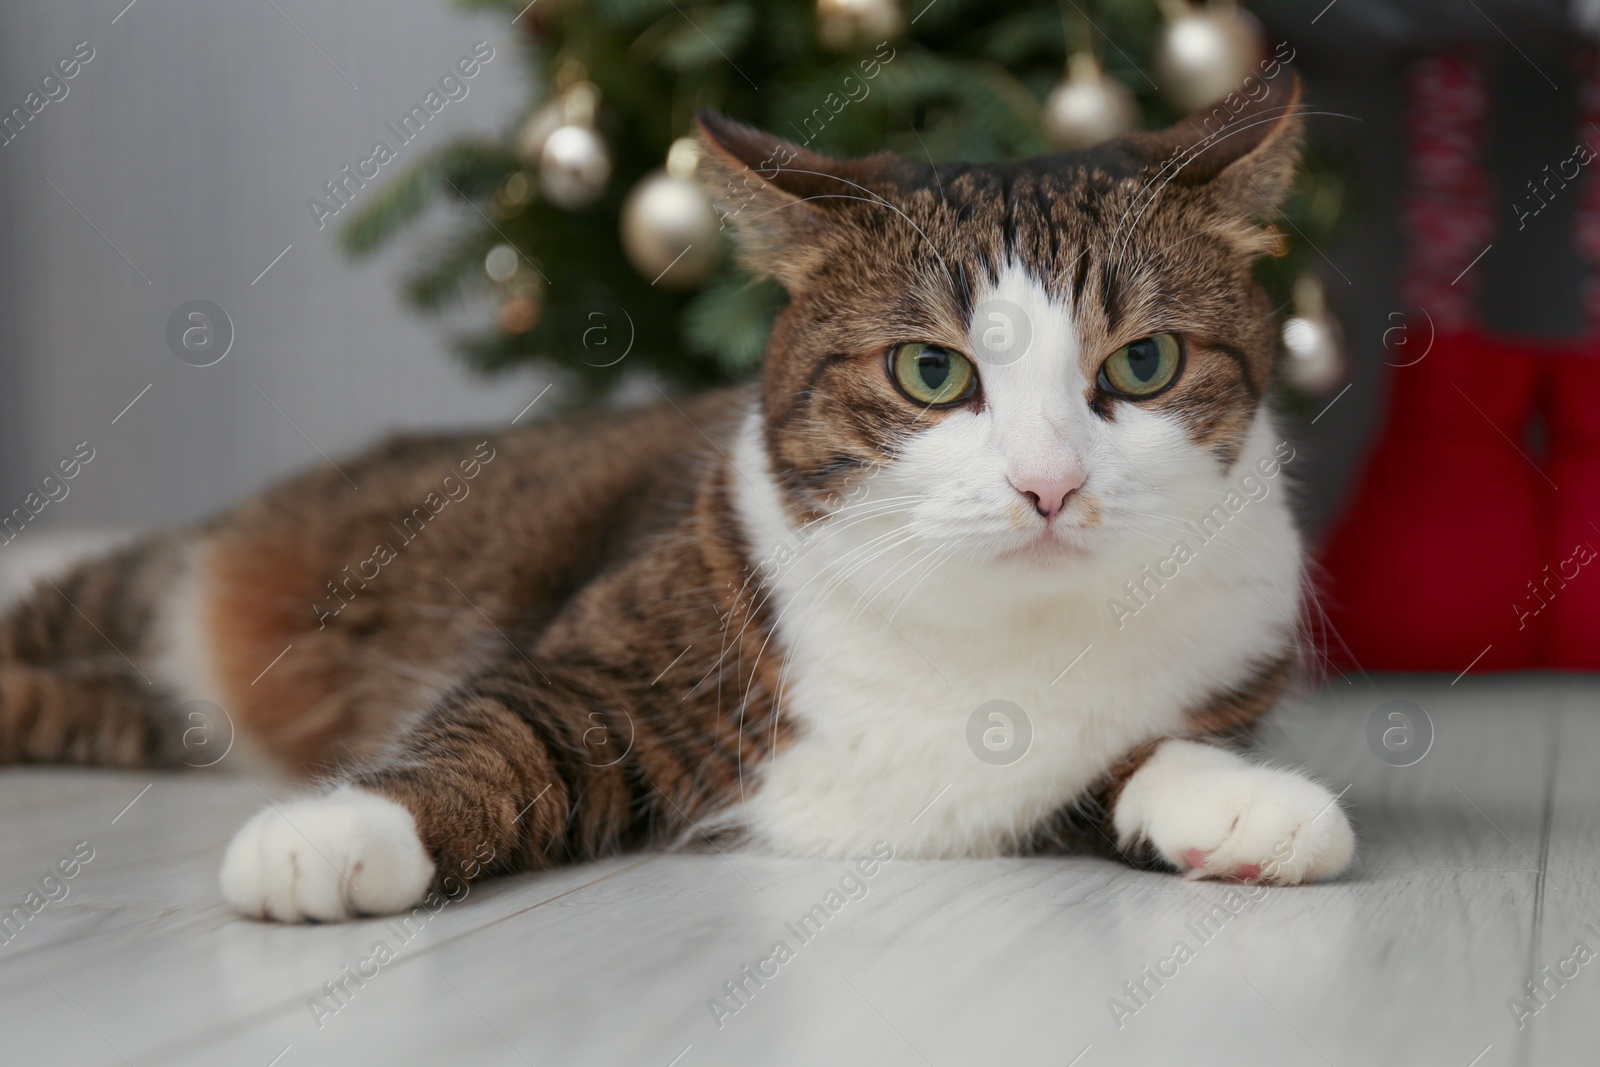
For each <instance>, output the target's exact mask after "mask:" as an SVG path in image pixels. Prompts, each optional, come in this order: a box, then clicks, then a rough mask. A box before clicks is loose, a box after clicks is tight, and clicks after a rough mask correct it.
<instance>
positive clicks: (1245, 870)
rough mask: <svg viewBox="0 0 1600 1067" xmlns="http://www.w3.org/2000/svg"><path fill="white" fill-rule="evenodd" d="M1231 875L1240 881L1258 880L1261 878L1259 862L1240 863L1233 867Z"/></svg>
mask: <svg viewBox="0 0 1600 1067" xmlns="http://www.w3.org/2000/svg"><path fill="white" fill-rule="evenodd" d="M1233 876H1234V877H1235V878H1237V879H1238V880H1239V881H1241V882H1259V881H1260V880H1261V864H1259V863H1241V864H1239V866H1237V867H1235V868H1234V869H1233Z"/></svg>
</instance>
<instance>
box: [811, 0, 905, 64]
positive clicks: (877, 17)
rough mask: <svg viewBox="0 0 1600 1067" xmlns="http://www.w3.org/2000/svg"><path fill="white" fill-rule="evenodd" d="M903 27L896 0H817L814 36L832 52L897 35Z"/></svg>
mask: <svg viewBox="0 0 1600 1067" xmlns="http://www.w3.org/2000/svg"><path fill="white" fill-rule="evenodd" d="M905 28H906V20H905V15H904V14H902V13H901V11H900V4H899V2H898V0H817V36H818V37H820V38H821V39H822V43H823V45H824V46H825V47H827V48H830V49H832V50H833V51H835V52H845V51H848V50H850V49H851V48H855V47H857V46H858V45H862V44H871V43H875V42H878V41H886V40H888V39H890V38H891V37H898V36H900V34H901V33H902V32H903V31H904V30H905Z"/></svg>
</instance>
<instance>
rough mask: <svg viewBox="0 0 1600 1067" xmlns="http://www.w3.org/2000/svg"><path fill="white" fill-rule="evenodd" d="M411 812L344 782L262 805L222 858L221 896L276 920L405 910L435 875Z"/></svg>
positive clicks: (257, 915) (242, 908)
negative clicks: (323, 790) (318, 792)
mask: <svg viewBox="0 0 1600 1067" xmlns="http://www.w3.org/2000/svg"><path fill="white" fill-rule="evenodd" d="M433 866H434V865H433V860H432V859H430V858H429V857H428V853H427V850H426V849H424V848H423V847H422V841H421V839H420V838H419V837H418V836H417V825H416V820H415V819H414V818H413V817H412V815H411V812H409V811H407V810H406V809H405V808H403V807H401V806H400V805H399V804H397V803H395V802H394V801H392V800H389V799H388V798H386V797H382V796H379V795H378V794H376V793H369V792H367V791H365V790H361V789H356V788H353V787H351V786H344V787H341V788H340V789H338V790H336V791H335V792H333V793H330V794H328V795H327V796H323V797H316V798H313V799H310V800H297V801H292V802H290V803H286V804H275V805H273V806H271V807H268V808H266V809H264V810H262V811H260V812H257V813H256V815H255V816H254V817H253V818H251V820H250V821H249V822H247V823H245V824H244V826H243V827H242V828H241V829H240V830H239V832H238V833H237V834H235V835H234V838H233V841H232V842H231V843H230V844H229V845H228V850H227V852H226V853H224V855H223V857H222V871H221V874H220V875H219V877H218V882H219V883H220V885H221V887H222V895H223V897H224V898H225V899H226V900H227V901H228V903H229V904H231V905H233V907H234V908H235V909H237V910H238V911H239V912H240V913H242V914H244V915H248V916H250V917H252V918H259V919H276V920H278V921H279V922H305V921H306V920H308V919H312V920H321V921H324V922H332V921H337V920H341V919H351V918H354V917H355V916H357V915H386V914H389V913H391V912H396V911H404V910H405V909H406V908H409V907H411V906H412V905H414V904H416V903H418V902H419V901H421V900H422V898H423V895H424V894H426V893H427V891H428V886H429V885H430V884H431V883H432V881H433Z"/></svg>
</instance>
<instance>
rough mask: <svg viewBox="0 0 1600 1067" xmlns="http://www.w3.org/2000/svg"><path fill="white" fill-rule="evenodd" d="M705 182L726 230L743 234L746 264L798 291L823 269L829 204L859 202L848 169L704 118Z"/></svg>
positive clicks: (714, 117)
mask: <svg viewBox="0 0 1600 1067" xmlns="http://www.w3.org/2000/svg"><path fill="white" fill-rule="evenodd" d="M697 117H698V119H699V123H700V145H701V150H700V177H701V180H702V181H703V182H704V183H705V186H706V191H707V193H709V194H710V196H711V199H712V203H713V204H715V205H716V210H717V214H718V215H719V216H720V217H721V220H722V225H723V226H724V227H728V226H732V227H734V228H735V229H737V230H738V234H739V242H738V244H739V259H740V262H741V263H742V264H743V265H744V266H745V267H746V268H748V269H749V270H750V271H752V272H753V273H755V274H760V275H767V276H770V277H773V278H776V279H777V280H778V281H779V282H780V283H781V284H783V285H784V286H785V287H787V288H794V287H795V286H797V285H799V284H801V283H802V282H803V281H804V279H805V278H806V277H807V276H808V275H809V274H811V273H812V272H813V271H814V270H816V269H818V268H819V267H821V266H822V260H823V258H824V256H825V248H824V245H823V243H822V241H821V240H820V239H821V237H822V235H823V234H824V233H825V232H827V231H828V230H829V229H830V228H831V227H832V226H834V225H836V224H837V219H836V218H835V217H834V216H835V214H836V213H835V212H834V211H833V210H831V208H832V206H833V205H832V204H831V203H830V201H837V200H838V199H839V198H841V197H850V196H859V195H860V191H859V187H857V186H856V185H855V183H853V182H852V181H850V180H849V179H848V178H846V177H844V176H843V173H842V172H843V171H844V170H845V169H846V165H845V164H843V163H841V162H839V161H838V160H834V159H830V158H828V157H827V156H823V155H818V154H817V153H815V152H811V151H808V150H807V149H804V148H802V147H800V146H799V145H796V144H791V143H790V142H788V141H785V140H783V139H782V138H780V137H774V136H773V135H772V134H770V133H765V132H763V131H761V130H758V129H756V128H755V127H753V126H746V125H745V124H744V123H742V122H735V121H733V120H732V119H729V118H725V117H723V116H722V115H718V114H716V113H715V112H712V111H701V112H700V113H699V115H698V116H697Z"/></svg>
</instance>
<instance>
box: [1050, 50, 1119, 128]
mask: <svg viewBox="0 0 1600 1067" xmlns="http://www.w3.org/2000/svg"><path fill="white" fill-rule="evenodd" d="M1138 118H1139V108H1138V105H1137V104H1136V103H1134V99H1133V93H1131V92H1129V90H1128V87H1127V86H1126V85H1123V84H1122V83H1121V82H1120V81H1118V80H1117V79H1116V78H1113V77H1111V76H1110V75H1109V74H1107V73H1106V72H1105V71H1103V70H1101V69H1100V64H1099V63H1096V62H1095V59H1094V56H1092V55H1090V54H1088V53H1087V52H1079V53H1077V54H1075V55H1073V56H1072V57H1070V58H1069V59H1068V60H1067V78H1066V81H1063V82H1062V83H1061V84H1060V85H1057V86H1056V87H1055V88H1054V89H1052V90H1050V95H1049V96H1047V97H1045V99H1044V132H1045V133H1046V134H1047V135H1048V136H1049V138H1050V140H1051V142H1052V143H1053V144H1054V145H1055V146H1056V147H1057V148H1060V149H1063V150H1066V151H1071V150H1073V149H1077V148H1087V147H1089V146H1090V145H1094V144H1099V143H1100V142H1101V141H1105V140H1108V139H1110V138H1112V137H1115V136H1117V134H1119V133H1126V132H1127V131H1128V130H1130V129H1132V128H1133V126H1134V124H1135V123H1136V122H1137V121H1138Z"/></svg>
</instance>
